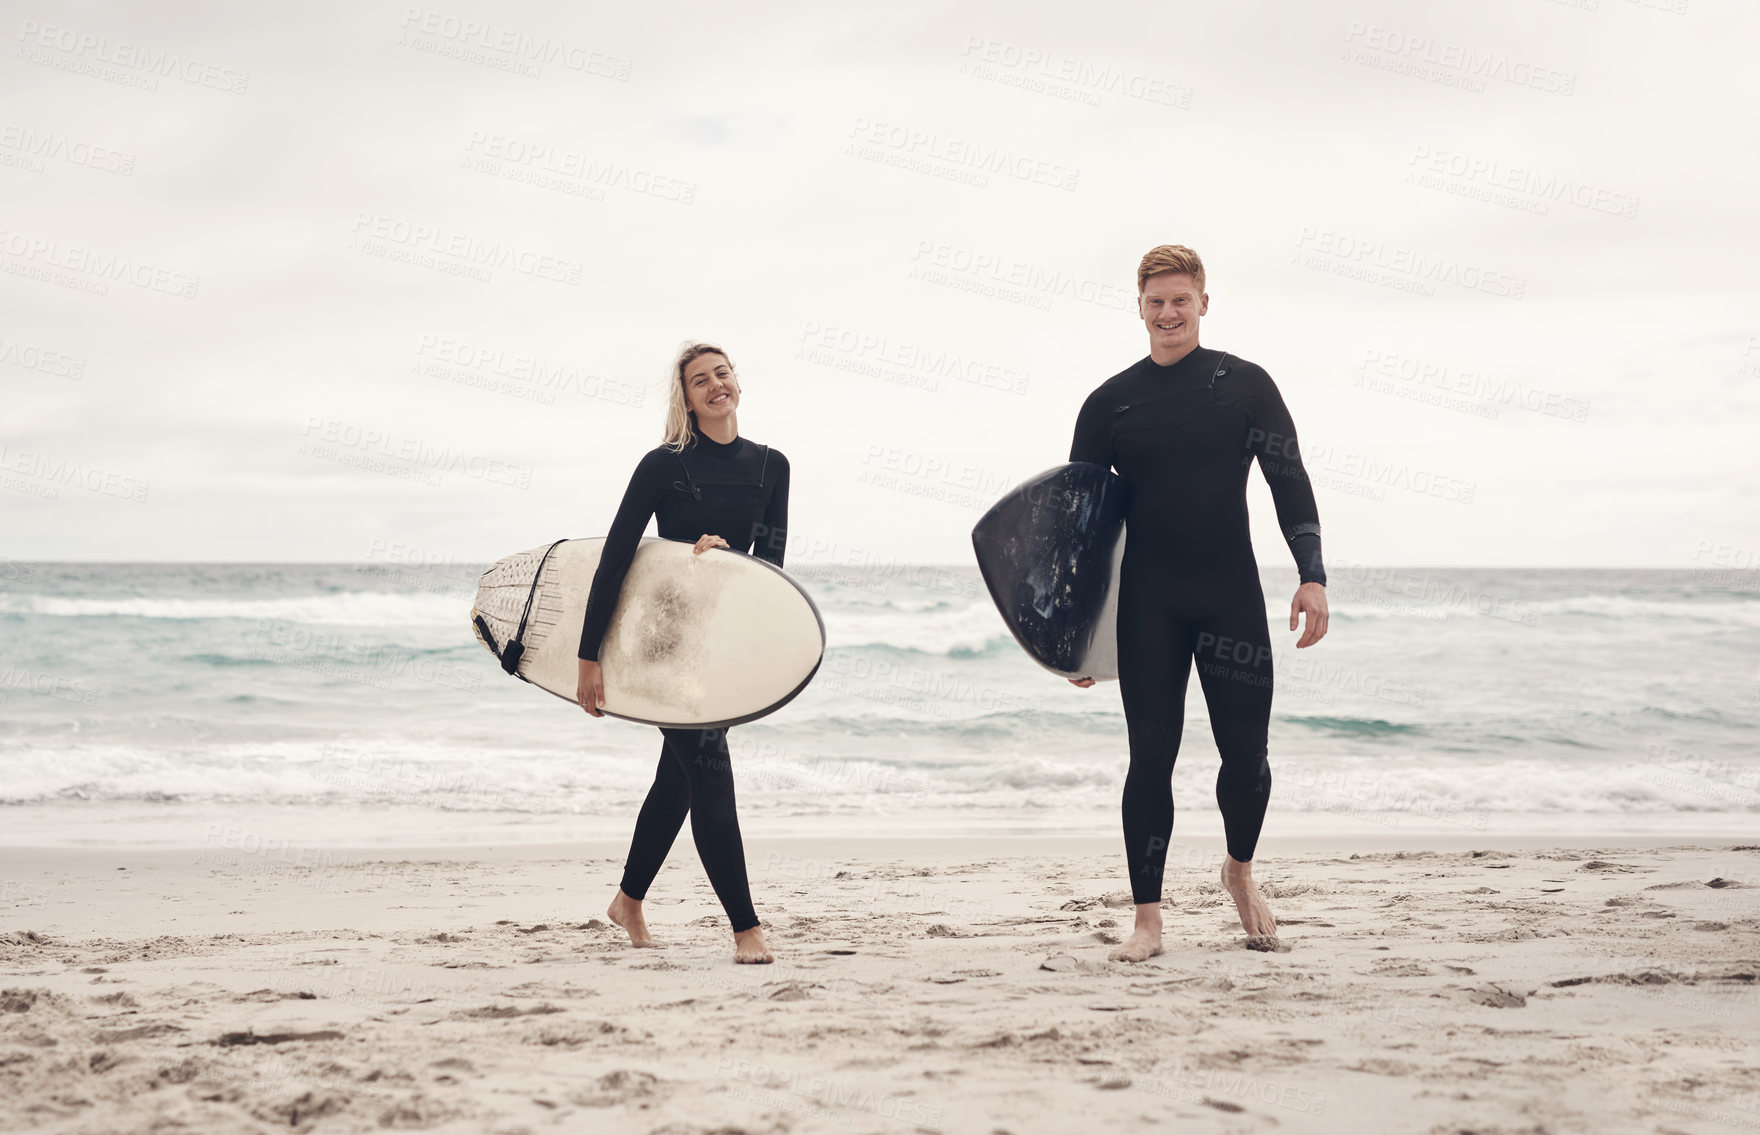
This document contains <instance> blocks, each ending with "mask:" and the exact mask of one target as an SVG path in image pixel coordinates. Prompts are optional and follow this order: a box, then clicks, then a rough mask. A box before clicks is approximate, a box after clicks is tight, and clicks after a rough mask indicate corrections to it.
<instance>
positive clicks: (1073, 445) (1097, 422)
mask: <svg viewBox="0 0 1760 1135" xmlns="http://www.w3.org/2000/svg"><path fill="white" fill-rule="evenodd" d="M1096 394H1098V391H1096V392H1095V394H1090V395H1088V400H1087V401H1086V402H1083V403H1082V408H1081V411H1080V412H1079V413H1077V414H1076V431H1075V436H1074V437H1073V438H1071V439H1070V443H1069V459H1070V460H1071V461H1091V462H1093V463H1094V464H1095V465H1104V466H1106V467H1107V468H1111V467H1112V430H1111V427H1110V425H1109V423H1108V422H1107V416H1106V414H1105V413H1103V412H1102V407H1103V403H1104V399H1101V398H1098V397H1096V396H1095V395H1096Z"/></svg>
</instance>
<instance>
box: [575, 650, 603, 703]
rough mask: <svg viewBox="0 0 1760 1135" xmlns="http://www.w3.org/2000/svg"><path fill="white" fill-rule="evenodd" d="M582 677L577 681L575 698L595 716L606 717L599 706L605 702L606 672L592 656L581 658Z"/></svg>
mask: <svg viewBox="0 0 1760 1135" xmlns="http://www.w3.org/2000/svg"><path fill="white" fill-rule="evenodd" d="M580 661H581V666H580V678H579V679H578V680H577V681H576V682H575V687H574V700H575V701H577V702H579V703H580V704H581V708H582V709H584V710H586V711H587V712H588V713H590V714H592V715H593V716H594V717H604V716H605V711H604V710H602V709H600V708H599V707H600V706H602V705H604V704H605V672H604V671H603V670H601V669H600V668H599V664H598V663H597V662H594V661H593V660H592V659H590V658H583V659H581V660H580Z"/></svg>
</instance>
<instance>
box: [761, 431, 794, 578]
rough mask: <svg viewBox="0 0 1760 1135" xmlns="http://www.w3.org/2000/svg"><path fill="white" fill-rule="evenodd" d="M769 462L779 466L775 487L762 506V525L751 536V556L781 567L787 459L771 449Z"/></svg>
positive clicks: (785, 530) (785, 534) (785, 524)
mask: <svg viewBox="0 0 1760 1135" xmlns="http://www.w3.org/2000/svg"><path fill="white" fill-rule="evenodd" d="M770 461H771V463H772V464H773V465H776V466H779V468H778V470H777V475H776V487H775V488H774V489H772V490H771V491H770V500H769V501H768V502H767V503H766V504H765V505H764V520H763V523H761V524H760V525H759V526H758V530H757V531H756V532H754V533H753V534H752V536H753V540H752V555H754V556H757V557H758V558H759V559H760V560H766V561H768V562H769V563H773V564H775V565H776V566H777V567H781V566H782V553H783V552H784V551H785V550H786V547H787V544H788V458H786V457H784V456H783V455H782V454H781V452H779V451H778V450H774V449H772V450H771V451H770Z"/></svg>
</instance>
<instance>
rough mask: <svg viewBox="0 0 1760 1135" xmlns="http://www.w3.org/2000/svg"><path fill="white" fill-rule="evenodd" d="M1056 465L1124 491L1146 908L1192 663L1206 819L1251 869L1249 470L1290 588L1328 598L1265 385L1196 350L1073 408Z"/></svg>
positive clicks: (1257, 803) (1302, 483)
mask: <svg viewBox="0 0 1760 1135" xmlns="http://www.w3.org/2000/svg"><path fill="white" fill-rule="evenodd" d="M1069 457H1070V460H1071V461H1092V462H1095V463H1097V464H1101V465H1109V466H1112V467H1113V468H1115V469H1117V470H1118V473H1119V476H1121V477H1122V478H1123V479H1124V482H1125V485H1126V487H1127V488H1128V490H1129V501H1130V503H1129V506H1128V511H1127V512H1126V514H1125V551H1124V563H1123V565H1122V566H1121V568H1120V572H1119V599H1118V684H1119V693H1120V695H1121V697H1122V698H1123V701H1124V712H1125V723H1126V728H1127V731H1128V733H1129V736H1130V749H1131V762H1130V771H1129V773H1128V774H1127V775H1126V777H1125V784H1124V836H1125V854H1126V855H1127V857H1128V858H1129V861H1130V865H1131V890H1132V892H1133V893H1134V895H1135V898H1136V901H1137V902H1138V903H1150V902H1159V901H1160V900H1161V876H1162V871H1163V869H1164V867H1165V865H1166V861H1167V841H1168V839H1169V837H1170V836H1171V835H1172V834H1173V787H1172V777H1173V762H1174V758H1175V757H1176V756H1177V755H1178V754H1179V742H1180V732H1181V729H1182V727H1183V726H1184V723H1185V696H1186V681H1187V678H1188V677H1189V676H1190V674H1191V667H1192V662H1193V660H1194V659H1196V661H1197V664H1198V681H1199V682H1200V683H1201V684H1202V685H1203V688H1204V701H1205V703H1206V704H1207V705H1208V706H1209V709H1210V731H1211V733H1212V734H1213V735H1214V736H1215V738H1216V747H1217V749H1219V750H1220V751H1221V753H1222V769H1221V771H1220V772H1218V773H1217V776H1216V803H1217V805H1218V806H1219V807H1220V808H1221V809H1222V821H1223V827H1224V829H1225V831H1226V834H1227V839H1228V853H1229V855H1231V856H1232V857H1234V858H1235V859H1237V860H1240V861H1242V862H1247V861H1249V860H1251V859H1252V858H1253V850H1254V848H1255V846H1256V845H1257V844H1258V841H1259V830H1260V828H1261V827H1262V826H1263V825H1264V822H1265V805H1266V803H1267V801H1268V800H1269V798H1270V794H1271V766H1270V764H1269V763H1268V762H1267V761H1266V756H1265V748H1266V745H1265V738H1266V732H1267V727H1268V726H1269V724H1270V720H1271V633H1270V630H1269V628H1268V627H1267V626H1266V622H1265V596H1264V593H1263V591H1261V589H1260V587H1259V568H1258V564H1257V563H1256V562H1255V561H1254V559H1253V545H1252V540H1251V538H1250V536H1249V534H1248V526H1247V472H1248V469H1249V467H1250V466H1251V465H1252V463H1253V458H1255V457H1257V458H1258V459H1259V468H1260V470H1261V471H1262V472H1263V473H1264V475H1265V480H1266V483H1267V484H1269V485H1270V486H1271V496H1272V499H1273V501H1275V502H1276V505H1277V520H1278V524H1279V525H1280V526H1281V527H1282V529H1283V535H1284V538H1285V539H1286V540H1288V541H1289V544H1290V549H1291V551H1292V552H1293V553H1294V554H1295V557H1296V566H1297V567H1298V569H1299V570H1300V572H1301V578H1302V582H1304V583H1307V582H1316V583H1321V584H1324V583H1325V582H1326V573H1325V570H1324V568H1323V567H1322V564H1321V559H1320V516H1319V513H1318V511H1317V510H1316V508H1315V505H1314V490H1313V488H1312V486H1310V485H1309V483H1308V475H1307V472H1306V471H1305V470H1304V469H1303V468H1302V457H1301V450H1300V448H1299V447H1298V446H1297V444H1296V433H1295V425H1294V423H1293V422H1292V421H1291V420H1290V416H1289V411H1288V410H1287V409H1285V408H1284V405H1283V399H1282V398H1281V397H1280V396H1279V395H1278V393H1277V386H1276V384H1274V383H1273V382H1272V381H1271V376H1270V375H1268V374H1266V373H1265V371H1264V369H1263V368H1261V367H1259V366H1256V365H1255V364H1253V363H1249V362H1247V361H1245V360H1243V359H1238V358H1235V357H1234V356H1232V355H1224V353H1223V352H1221V351H1213V350H1209V349H1207V348H1204V347H1198V348H1195V349H1194V350H1193V351H1192V352H1191V353H1190V354H1188V355H1186V356H1185V357H1184V358H1183V359H1181V360H1179V361H1178V362H1176V363H1174V364H1173V365H1172V366H1168V367H1164V366H1160V365H1158V364H1157V363H1156V362H1155V361H1154V360H1153V359H1150V358H1145V359H1143V360H1142V361H1140V362H1138V363H1136V364H1135V365H1133V366H1131V367H1130V368H1129V369H1127V370H1124V371H1122V372H1120V373H1119V374H1117V375H1115V376H1113V377H1112V378H1110V379H1108V380H1107V381H1106V382H1105V383H1103V384H1101V386H1100V387H1099V388H1098V389H1096V390H1095V391H1094V392H1093V393H1092V394H1090V395H1089V396H1088V400H1087V401H1086V402H1085V403H1083V404H1082V410H1081V414H1080V415H1079V416H1078V417H1077V419H1076V430H1075V441H1074V442H1073V443H1072V445H1071V446H1070V453H1069Z"/></svg>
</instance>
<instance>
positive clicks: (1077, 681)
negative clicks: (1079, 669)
mask: <svg viewBox="0 0 1760 1135" xmlns="http://www.w3.org/2000/svg"><path fill="white" fill-rule="evenodd" d="M1069 684H1070V685H1072V686H1080V687H1081V688H1082V689H1084V690H1085V689H1087V688H1088V687H1089V686H1091V685H1093V684H1094V679H1092V678H1071V679H1070V680H1069Z"/></svg>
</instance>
